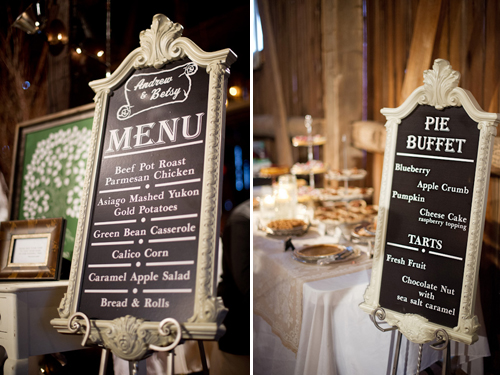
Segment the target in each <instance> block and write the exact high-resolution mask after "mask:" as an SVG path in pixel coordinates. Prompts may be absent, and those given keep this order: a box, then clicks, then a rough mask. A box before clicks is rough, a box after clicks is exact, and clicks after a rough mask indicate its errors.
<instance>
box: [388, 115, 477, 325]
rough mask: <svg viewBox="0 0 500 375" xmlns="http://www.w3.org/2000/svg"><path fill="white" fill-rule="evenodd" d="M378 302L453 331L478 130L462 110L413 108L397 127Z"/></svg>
mask: <svg viewBox="0 0 500 375" xmlns="http://www.w3.org/2000/svg"><path fill="white" fill-rule="evenodd" d="M396 142H397V144H396V154H395V159H394V169H393V179H392V187H391V191H390V197H391V198H390V206H389V212H388V222H387V234H386V241H385V244H384V245H383V246H384V247H385V250H384V253H383V256H384V260H383V274H382V280H381V287H380V305H381V306H382V307H383V308H386V309H391V310H394V311H396V312H400V313H412V314H419V315H421V316H423V317H424V318H426V319H428V320H429V321H430V322H432V323H436V324H439V325H443V326H446V327H450V328H453V327H455V326H456V325H457V322H458V318H459V316H458V315H459V310H460V298H461V292H462V281H463V276H464V262H465V255H466V247H467V239H468V234H469V221H470V216H471V206H472V195H473V191H474V179H475V171H476V163H477V160H476V159H477V153H478V142H479V130H478V127H477V123H476V122H474V121H473V120H472V119H471V118H470V117H469V115H468V114H467V113H466V112H465V110H464V109H463V107H448V108H445V109H443V110H438V109H435V108H434V107H431V106H427V105H418V106H417V107H416V108H415V109H414V110H413V112H412V113H411V114H410V115H409V116H407V117H406V118H404V119H403V120H402V122H401V124H400V125H399V127H398V134H397V141H396Z"/></svg>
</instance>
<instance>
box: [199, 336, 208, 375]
mask: <svg viewBox="0 0 500 375" xmlns="http://www.w3.org/2000/svg"><path fill="white" fill-rule="evenodd" d="M198 348H200V356H201V364H202V366H203V375H208V365H207V356H206V355H205V347H204V346H203V341H200V340H198Z"/></svg>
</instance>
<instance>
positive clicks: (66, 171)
mask: <svg viewBox="0 0 500 375" xmlns="http://www.w3.org/2000/svg"><path fill="white" fill-rule="evenodd" d="M93 117H94V104H89V105H85V106H82V107H78V108H74V109H71V110H68V111H64V112H61V113H57V114H53V115H50V116H45V117H42V118H39V119H35V120H31V121H28V122H24V123H21V124H19V125H18V126H17V129H16V140H15V149H14V155H15V157H14V158H13V159H14V162H13V163H14V164H13V169H12V170H13V172H14V174H13V178H12V179H11V188H10V214H9V217H10V220H29V219H45V218H47V219H49V218H56V217H63V218H65V219H66V231H65V235H64V245H63V258H64V259H66V260H69V261H71V258H72V255H73V247H74V244H75V234H76V228H77V224H78V213H79V208H80V199H81V193H82V190H83V183H84V181H85V169H86V162H87V156H88V155H87V154H88V149H89V144H90V138H91V137H90V135H91V132H92V122H93Z"/></svg>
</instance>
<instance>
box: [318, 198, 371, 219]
mask: <svg viewBox="0 0 500 375" xmlns="http://www.w3.org/2000/svg"><path fill="white" fill-rule="evenodd" d="M377 214H378V207H377V206H374V205H367V204H366V201H365V200H362V199H356V200H353V201H351V202H336V204H332V205H329V206H324V205H323V206H318V207H316V209H315V210H314V219H315V220H318V221H320V222H323V223H325V224H331V225H341V224H358V223H362V222H371V221H373V219H374V218H375V217H376V216H377Z"/></svg>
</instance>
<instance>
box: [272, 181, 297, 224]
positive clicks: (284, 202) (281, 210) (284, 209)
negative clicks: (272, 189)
mask: <svg viewBox="0 0 500 375" xmlns="http://www.w3.org/2000/svg"><path fill="white" fill-rule="evenodd" d="M275 205H276V218H278V219H292V218H293V214H294V212H293V211H294V210H293V206H292V200H291V199H290V195H289V194H288V191H287V190H286V189H283V188H280V189H278V193H277V194H276V199H275Z"/></svg>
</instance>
